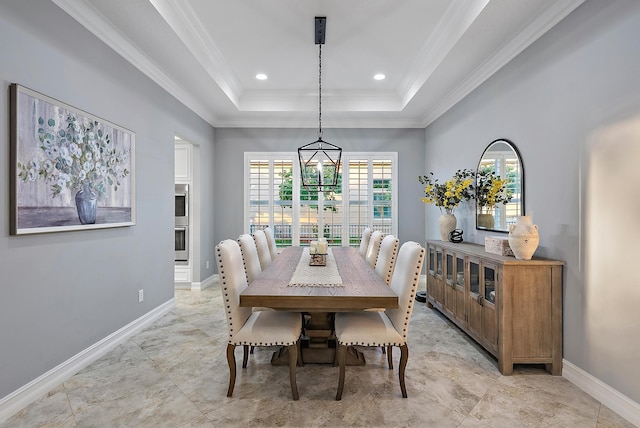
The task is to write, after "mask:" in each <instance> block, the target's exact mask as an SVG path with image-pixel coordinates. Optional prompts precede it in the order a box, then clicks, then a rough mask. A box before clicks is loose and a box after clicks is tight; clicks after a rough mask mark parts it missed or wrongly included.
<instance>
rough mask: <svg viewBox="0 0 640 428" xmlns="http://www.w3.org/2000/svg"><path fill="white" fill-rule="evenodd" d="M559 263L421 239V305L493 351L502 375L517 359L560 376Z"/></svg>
mask: <svg viewBox="0 0 640 428" xmlns="http://www.w3.org/2000/svg"><path fill="white" fill-rule="evenodd" d="M563 265H564V263H563V262H561V261H558V260H550V259H542V258H535V257H534V258H533V259H532V260H518V259H516V258H514V257H507V256H499V255H496V254H491V253H487V252H485V251H484V246H481V245H477V244H469V243H459V244H454V243H451V242H444V241H427V305H428V306H429V307H431V308H436V309H438V310H439V311H440V312H442V313H443V314H444V315H445V316H446V317H448V318H449V319H450V320H451V321H452V322H453V323H455V324H456V325H457V326H458V327H460V328H461V329H462V330H464V331H465V332H466V333H467V334H468V335H469V336H471V337H472V338H473V339H475V340H476V341H477V342H478V343H479V344H480V345H482V346H483V347H484V348H485V349H486V350H487V351H489V352H490V353H491V354H493V355H494V356H495V357H496V358H497V359H498V368H499V370H500V373H502V374H503V375H510V374H512V373H513V365H514V364H523V363H534V364H545V365H546V369H547V371H548V372H550V373H551V374H553V375H561V374H562V268H563Z"/></svg>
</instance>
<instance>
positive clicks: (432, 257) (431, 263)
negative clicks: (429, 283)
mask: <svg viewBox="0 0 640 428" xmlns="http://www.w3.org/2000/svg"><path fill="white" fill-rule="evenodd" d="M435 266H436V265H435V251H434V249H433V247H429V273H430V274H432V275H433V274H434V272H435Z"/></svg>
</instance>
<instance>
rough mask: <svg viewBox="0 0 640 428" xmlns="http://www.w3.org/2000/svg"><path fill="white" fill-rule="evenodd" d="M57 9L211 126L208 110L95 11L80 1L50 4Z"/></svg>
mask: <svg viewBox="0 0 640 428" xmlns="http://www.w3.org/2000/svg"><path fill="white" fill-rule="evenodd" d="M52 1H53V3H55V4H56V5H57V6H58V7H60V8H61V9H62V10H64V11H65V12H66V13H67V14H69V15H70V16H71V17H72V18H73V19H75V20H76V21H78V22H79V23H80V24H81V25H82V26H84V27H85V28H86V29H87V30H89V31H90V32H91V33H93V34H94V35H95V36H96V37H98V38H99V39H100V40H102V41H103V42H104V43H105V44H106V45H107V46H109V47H110V48H111V49H113V50H114V51H115V52H116V53H118V54H119V55H120V56H122V57H123V58H124V59H125V60H127V61H128V62H130V63H131V64H132V65H133V66H134V67H136V68H137V69H138V70H140V71H141V72H142V73H143V74H145V75H146V76H147V77H149V78H150V79H151V80H153V81H154V82H156V83H157V84H158V85H160V87H161V88H163V89H164V90H166V91H167V92H168V93H169V94H171V95H172V96H173V97H175V98H176V99H177V100H178V101H180V102H181V103H182V104H184V105H185V106H186V107H187V108H188V109H190V110H191V111H193V112H194V113H196V114H197V115H198V116H200V117H201V118H202V119H203V120H205V121H206V122H208V123H209V124H211V125H214V123H215V122H216V117H215V116H214V115H213V114H212V112H211V109H210V108H208V107H207V106H205V105H204V104H202V103H201V102H200V101H198V99H197V98H195V97H193V96H192V95H191V94H190V93H189V92H188V91H186V90H184V88H182V87H181V86H180V85H179V84H177V83H176V81H175V80H173V79H172V78H170V77H169V76H168V75H167V74H166V73H164V72H163V71H162V70H161V69H160V67H158V65H157V64H155V63H154V62H153V61H152V60H150V59H149V58H148V57H147V55H146V54H145V53H144V52H142V51H141V50H139V49H138V48H137V47H136V46H135V45H134V44H133V43H131V42H130V41H129V40H128V39H127V38H126V37H125V36H124V35H123V34H122V33H121V32H120V30H118V28H117V27H115V26H114V25H113V24H111V22H110V21H109V20H107V19H106V18H105V17H104V16H103V15H102V14H101V13H100V12H98V11H97V10H96V9H95V8H93V7H92V6H90V5H89V4H87V3H86V2H84V1H82V0H52Z"/></svg>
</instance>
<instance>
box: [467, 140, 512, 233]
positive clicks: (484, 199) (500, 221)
mask: <svg viewBox="0 0 640 428" xmlns="http://www.w3.org/2000/svg"><path fill="white" fill-rule="evenodd" d="M476 213H477V215H476V229H479V230H491V231H495V232H509V225H510V224H515V221H516V217H518V216H521V215H524V169H523V167H522V158H521V157H520V153H519V152H518V149H516V146H514V145H513V143H512V142H511V141H509V140H505V139H499V140H495V141H492V142H491V144H489V145H488V146H487V148H486V149H485V150H484V152H483V153H482V157H481V158H480V162H479V163H478V170H477V172H476Z"/></svg>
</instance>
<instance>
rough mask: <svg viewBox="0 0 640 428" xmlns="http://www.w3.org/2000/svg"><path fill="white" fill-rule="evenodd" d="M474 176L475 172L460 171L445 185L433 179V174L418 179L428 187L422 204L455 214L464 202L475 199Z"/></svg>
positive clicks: (425, 189)
mask: <svg viewBox="0 0 640 428" xmlns="http://www.w3.org/2000/svg"><path fill="white" fill-rule="evenodd" d="M473 176H474V173H473V171H471V170H468V169H459V170H458V171H456V173H455V174H454V175H453V177H452V178H451V179H450V180H447V181H445V182H444V183H438V179H437V178H435V179H434V178H433V172H430V173H429V175H423V176H420V177H418V181H420V183H422V184H425V185H426V186H425V188H424V197H423V198H422V202H424V203H425V204H431V205H435V206H437V207H439V208H440V211H442V209H443V208H444V209H445V211H446V212H447V213H449V214H451V213H453V211H454V210H455V209H456V207H457V206H458V205H459V204H460V203H461V202H462V201H468V200H469V199H471V198H473Z"/></svg>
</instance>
